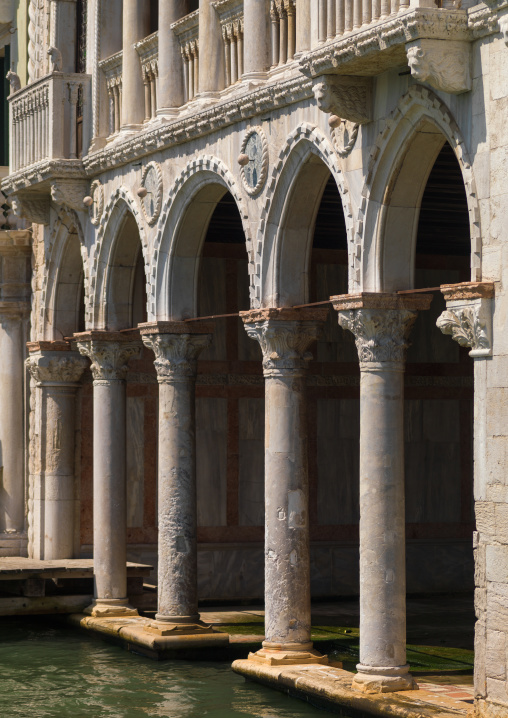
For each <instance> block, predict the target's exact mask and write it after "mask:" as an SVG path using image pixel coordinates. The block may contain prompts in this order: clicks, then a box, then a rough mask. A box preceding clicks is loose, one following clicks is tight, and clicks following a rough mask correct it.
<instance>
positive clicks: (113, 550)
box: [74, 332, 140, 616]
mask: <svg viewBox="0 0 508 718" xmlns="http://www.w3.org/2000/svg"><path fill="white" fill-rule="evenodd" d="M74 339H75V340H76V345H77V347H78V350H79V352H80V354H83V355H84V356H87V357H88V358H89V359H90V361H91V370H92V376H93V446H94V450H93V537H94V550H93V556H94V602H93V604H92V605H91V606H90V607H89V608H88V609H87V612H88V613H91V614H92V615H93V616H117V615H122V616H125V615H137V611H136V609H134V608H132V607H131V606H129V603H128V600H127V510H126V505H127V492H126V470H125V451H126V423H125V415H126V411H125V408H126V398H125V379H126V376H127V371H128V366H127V364H128V362H129V360H130V359H133V358H138V357H139V354H140V342H139V341H134V340H133V339H132V337H130V338H129V336H128V335H125V334H118V333H116V332H85V333H83V334H75V335H74Z"/></svg>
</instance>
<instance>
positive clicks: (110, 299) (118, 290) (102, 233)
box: [87, 187, 149, 329]
mask: <svg viewBox="0 0 508 718" xmlns="http://www.w3.org/2000/svg"><path fill="white" fill-rule="evenodd" d="M127 222H130V223H132V229H134V227H135V229H136V232H137V237H136V239H139V242H140V243H141V251H142V254H143V261H144V269H145V277H147V276H148V272H149V254H148V244H147V240H146V234H145V228H144V223H143V220H142V217H141V213H140V211H139V208H138V204H137V203H136V201H135V200H134V197H133V196H132V194H131V193H130V192H129V190H128V189H126V188H125V187H119V188H118V189H117V190H115V192H113V194H112V195H111V197H110V199H109V202H108V203H107V205H106V208H105V211H104V214H103V217H102V219H101V223H100V225H99V229H98V232H97V237H96V241H95V246H94V252H93V256H92V262H91V271H90V282H89V287H88V292H87V300H88V305H87V327H88V328H89V329H91V328H93V329H106V328H108V329H118V328H124V327H120V324H122V323H125V322H124V317H123V316H122V318H120V316H116V314H115V315H113V311H115V312H116V309H115V307H114V305H115V301H116V300H117V299H118V296H119V295H120V294H122V295H123V294H124V293H125V292H129V291H130V289H131V286H130V283H129V282H132V277H131V278H130V279H129V277H127V276H126V275H127V274H128V272H129V271H131V270H132V266H130V265H132V263H134V265H135V261H136V256H137V253H138V249H139V247H138V246H137V244H136V242H135V240H134V238H132V241H129V242H125V243H122V251H123V252H124V254H125V257H124V258H123V261H122V269H125V270H126V271H125V272H115V271H114V267H113V261H114V256H115V252H117V249H118V242H117V239H118V237H119V234H120V233H121V232H122V230H123V229H124V227H125V226H126V223H127ZM120 275H121V276H120ZM126 280H127V281H126ZM122 303H123V304H124V305H127V304H128V301H127V300H125V299H124V300H122ZM124 309H125V311H128V310H127V309H126V308H125V307H124Z"/></svg>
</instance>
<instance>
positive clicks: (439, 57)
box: [406, 40, 472, 95]
mask: <svg viewBox="0 0 508 718" xmlns="http://www.w3.org/2000/svg"><path fill="white" fill-rule="evenodd" d="M406 53H407V60H408V64H409V67H410V69H411V75H412V76H413V77H414V78H415V79H416V80H418V81H419V82H428V83H429V85H432V87H434V88H435V89H436V90H442V91H443V92H449V93H451V94H454V95H457V94H460V93H462V92H469V90H471V87H472V79H471V62H472V59H471V57H472V56H471V44H470V43H468V42H460V41H453V40H416V41H414V42H411V43H408V44H407V45H406Z"/></svg>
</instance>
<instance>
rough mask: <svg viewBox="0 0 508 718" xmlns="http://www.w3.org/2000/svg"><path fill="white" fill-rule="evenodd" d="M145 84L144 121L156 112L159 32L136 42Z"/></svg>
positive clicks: (152, 116)
mask: <svg viewBox="0 0 508 718" xmlns="http://www.w3.org/2000/svg"><path fill="white" fill-rule="evenodd" d="M136 50H137V52H138V55H139V60H140V62H141V71H142V73H143V84H144V86H145V122H148V121H149V120H151V119H152V118H154V117H155V116H156V114H157V78H158V77H159V34H158V33H157V32H154V33H153V34H152V35H149V36H148V37H145V38H144V39H143V40H141V41H140V42H138V43H136Z"/></svg>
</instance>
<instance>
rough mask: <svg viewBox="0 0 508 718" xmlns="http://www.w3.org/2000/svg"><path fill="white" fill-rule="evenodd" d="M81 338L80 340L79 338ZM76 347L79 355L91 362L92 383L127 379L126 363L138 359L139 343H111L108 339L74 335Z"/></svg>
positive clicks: (122, 341) (127, 368) (127, 369)
mask: <svg viewBox="0 0 508 718" xmlns="http://www.w3.org/2000/svg"><path fill="white" fill-rule="evenodd" d="M81 337H82V338H81ZM75 339H76V347H77V349H78V351H79V353H80V354H82V355H83V356H86V357H88V358H89V359H90V361H91V363H92V364H91V367H90V368H91V370H92V376H93V378H94V381H120V380H123V379H125V378H126V377H127V373H128V371H129V367H128V362H129V361H130V360H131V359H138V358H139V356H140V351H141V345H140V342H139V341H128V340H127V341H124V340H121V341H114V340H113V341H112V340H111V339H108V338H104V339H101V338H93V334H92V337H90V335H87V334H86V333H85V334H83V335H81V336H80V335H79V334H77V335H75Z"/></svg>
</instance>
